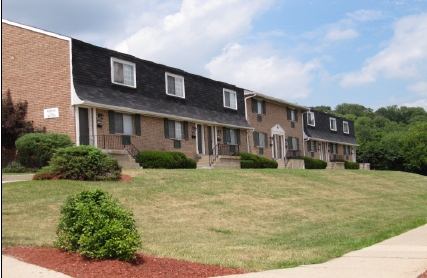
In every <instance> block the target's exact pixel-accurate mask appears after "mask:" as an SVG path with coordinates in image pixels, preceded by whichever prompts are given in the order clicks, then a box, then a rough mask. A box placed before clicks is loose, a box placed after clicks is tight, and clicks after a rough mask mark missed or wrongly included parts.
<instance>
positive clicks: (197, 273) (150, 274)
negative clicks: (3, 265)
mask: <svg viewBox="0 0 427 278" xmlns="http://www.w3.org/2000/svg"><path fill="white" fill-rule="evenodd" d="M2 254H3V255H8V256H11V257H14V258H16V259H19V260H21V261H24V262H27V263H31V264H35V265H38V266H41V267H44V268H47V269H51V270H55V271H57V272H62V273H64V274H66V275H69V276H72V277H85V278H95V277H96V278H98V277H120V278H121V277H145V278H168V277H174V278H184V277H186V278H202V277H213V276H224V275H232V274H242V273H245V272H244V271H242V270H239V269H233V268H227V267H219V266H213V265H206V264H199V263H192V262H186V261H179V260H175V259H168V258H157V257H153V256H148V255H143V254H137V259H136V260H135V261H134V262H132V263H126V262H122V261H118V260H96V259H93V260H89V259H86V258H84V257H82V256H80V255H79V254H77V253H67V252H64V251H60V250H59V249H55V248H23V247H12V248H5V249H3V250H2Z"/></svg>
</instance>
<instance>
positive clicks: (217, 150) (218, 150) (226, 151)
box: [209, 144, 240, 166]
mask: <svg viewBox="0 0 427 278" xmlns="http://www.w3.org/2000/svg"><path fill="white" fill-rule="evenodd" d="M239 152H240V146H239V145H229V144H216V145H215V147H213V149H212V151H211V152H209V166H212V165H213V164H214V163H215V161H216V160H217V159H218V157H219V156H220V155H229V156H232V155H234V154H236V153H239Z"/></svg>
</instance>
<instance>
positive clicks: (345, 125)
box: [342, 122, 350, 134]
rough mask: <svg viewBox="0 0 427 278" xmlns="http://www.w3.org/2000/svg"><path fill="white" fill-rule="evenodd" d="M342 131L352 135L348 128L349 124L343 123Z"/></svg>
mask: <svg viewBox="0 0 427 278" xmlns="http://www.w3.org/2000/svg"><path fill="white" fill-rule="evenodd" d="M342 125H343V126H342V130H343V132H344V133H345V134H349V133H350V129H349V128H348V122H343V123H342Z"/></svg>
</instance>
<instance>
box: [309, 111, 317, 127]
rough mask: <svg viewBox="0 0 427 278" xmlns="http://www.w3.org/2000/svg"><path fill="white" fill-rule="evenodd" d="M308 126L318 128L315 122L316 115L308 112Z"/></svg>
mask: <svg viewBox="0 0 427 278" xmlns="http://www.w3.org/2000/svg"><path fill="white" fill-rule="evenodd" d="M307 124H308V125H311V126H316V122H315V120H314V113H313V112H308V113H307Z"/></svg>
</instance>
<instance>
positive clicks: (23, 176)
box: [1, 174, 34, 183]
mask: <svg viewBox="0 0 427 278" xmlns="http://www.w3.org/2000/svg"><path fill="white" fill-rule="evenodd" d="M33 177H34V174H16V175H1V182H2V183H6V182H12V181H29V180H32V179H33Z"/></svg>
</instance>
